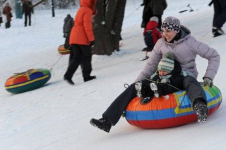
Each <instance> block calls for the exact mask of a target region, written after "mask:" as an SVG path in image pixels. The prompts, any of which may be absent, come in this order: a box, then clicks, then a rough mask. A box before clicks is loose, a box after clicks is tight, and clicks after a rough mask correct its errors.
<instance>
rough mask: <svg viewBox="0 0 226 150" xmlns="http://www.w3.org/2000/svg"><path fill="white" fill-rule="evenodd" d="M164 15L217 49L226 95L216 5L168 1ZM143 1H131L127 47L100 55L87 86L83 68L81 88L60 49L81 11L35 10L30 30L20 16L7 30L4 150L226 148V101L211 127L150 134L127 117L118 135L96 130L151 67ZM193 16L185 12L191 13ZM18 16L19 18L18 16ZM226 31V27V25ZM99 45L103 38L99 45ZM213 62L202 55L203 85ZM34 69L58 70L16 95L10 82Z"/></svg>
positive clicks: (219, 82)
mask: <svg viewBox="0 0 226 150" xmlns="http://www.w3.org/2000/svg"><path fill="white" fill-rule="evenodd" d="M167 2H168V7H167V9H166V10H165V12H164V15H163V18H165V17H167V16H175V17H177V18H179V19H180V20H181V24H183V25H184V26H186V27H188V28H189V29H190V30H191V32H192V35H193V36H194V37H196V39H197V40H199V41H202V42H204V43H206V44H208V45H209V46H211V47H213V48H215V49H216V50H217V51H218V53H219V54H220V56H221V65H220V68H219V71H218V74H217V76H216V77H215V79H214V84H215V85H216V86H217V87H219V88H220V90H221V92H222V94H223V98H224V93H226V85H225V83H226V71H225V68H226V59H225V58H226V53H225V50H226V43H225V40H226V35H223V36H220V37H217V38H213V37H212V34H211V27H212V26H211V25H212V18H213V7H209V6H207V5H208V3H209V1H207V0H199V1H197V0H183V1H178V0H168V1H167ZM140 4H141V1H140V0H128V1H127V5H126V13H125V19H124V23H123V30H122V38H123V47H121V50H120V52H115V53H114V54H112V55H111V56H97V55H94V56H93V60H92V64H93V71H92V75H96V76H97V79H95V80H93V81H90V82H86V83H84V82H83V78H82V74H81V69H80V68H78V70H77V72H76V73H75V74H74V77H73V81H74V82H75V85H74V86H71V85H69V84H67V83H66V82H65V81H63V75H64V73H65V71H66V69H67V65H68V55H64V56H62V55H60V54H59V53H58V51H57V48H58V46H59V45H61V44H63V42H64V38H63V37H62V36H63V33H62V27H63V19H64V18H65V17H66V15H67V14H68V13H70V14H71V15H72V16H74V15H75V14H76V11H77V9H78V8H77V7H76V8H73V9H67V10H56V17H54V18H52V17H51V10H35V13H34V15H32V26H30V27H24V23H23V22H24V20H23V19H15V18H13V19H12V22H11V24H12V27H11V28H10V29H5V28H4V25H3V24H2V25H1V27H0V35H1V36H0V58H1V59H0V69H1V74H0V79H1V80H0V85H1V86H0V133H1V134H0V150H75V149H76V150H89V149H92V150H106V149H107V150H115V149H118V150H125V149H134V150H135V149H153V150H162V149H164V150H166V149H167V150H181V149H184V150H190V149H193V150H196V149H197V150H202V149H205V150H215V149H218V150H222V149H225V148H226V126H225V124H226V119H225V116H226V104H225V103H224V100H223V102H222V105H221V106H220V108H219V109H218V110H217V111H216V112H215V113H214V114H212V115H211V116H210V117H209V118H208V120H207V122H206V123H201V124H200V123H191V124H188V125H184V126H180V127H175V128H168V129H149V130H144V129H140V128H137V127H134V126H131V125H129V124H128V123H127V121H126V120H125V119H124V118H122V119H120V121H119V122H118V124H117V125H116V126H114V127H113V128H112V130H111V131H110V133H106V132H103V131H101V130H99V129H97V128H94V127H93V126H91V125H90V123H89V121H90V119H91V118H100V117H101V115H102V113H103V112H104V111H105V110H106V108H107V107H108V106H109V105H110V104H111V102H112V101H113V100H114V99H115V98H116V97H117V96H118V95H119V94H120V93H121V92H122V91H123V90H124V89H125V88H124V86H123V85H124V83H128V84H131V83H132V82H133V81H134V80H135V79H136V77H137V75H138V74H139V73H140V71H141V70H142V68H143V67H144V66H145V63H146V62H145V61H143V62H142V61H139V59H141V58H143V57H144V55H145V54H144V53H143V52H142V51H141V50H142V49H143V48H144V46H145V44H144V41H143V35H142V32H143V29H141V28H140V24H141V20H142V19H141V18H142V10H143V7H140ZM188 4H190V5H191V7H192V8H193V9H194V11H193V12H189V11H187V12H184V13H179V11H181V10H184V9H188V10H189V8H188V7H187V5H188ZM14 16H15V15H14ZM223 30H225V31H226V26H224V27H223ZM96 42H98V41H96ZM207 63H208V62H207V61H206V60H205V59H203V58H201V57H197V66H198V70H199V77H198V80H199V81H202V77H203V75H204V74H205V69H206V66H207ZM30 68H46V69H51V70H52V78H51V79H50V81H49V82H48V83H47V84H46V85H45V86H43V87H42V88H39V89H36V90H33V91H29V92H25V93H21V94H10V93H8V92H7V91H6V90H5V88H4V84H5V81H6V80H7V79H8V78H9V77H10V76H12V75H13V74H14V73H17V72H23V71H26V70H27V69H30Z"/></svg>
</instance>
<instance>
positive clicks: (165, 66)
mask: <svg viewBox="0 0 226 150" xmlns="http://www.w3.org/2000/svg"><path fill="white" fill-rule="evenodd" d="M174 59H175V57H174V55H173V53H171V52H168V53H167V54H166V55H165V57H164V58H162V59H161V60H160V62H159V64H158V71H159V70H161V71H167V72H169V73H170V72H172V71H173V69H174Z"/></svg>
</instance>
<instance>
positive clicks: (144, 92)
mask: <svg viewBox="0 0 226 150" xmlns="http://www.w3.org/2000/svg"><path fill="white" fill-rule="evenodd" d="M141 94H142V97H147V96H151V95H153V92H152V91H151V88H150V83H149V82H147V83H146V84H142V88H141ZM150 94H151V95H150Z"/></svg>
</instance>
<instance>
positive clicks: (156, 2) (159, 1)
mask: <svg viewBox="0 0 226 150" xmlns="http://www.w3.org/2000/svg"><path fill="white" fill-rule="evenodd" d="M166 8H167V3H166V0H151V2H150V9H151V11H152V15H153V16H156V17H158V19H159V21H158V23H159V25H158V28H159V30H161V25H162V15H163V13H164V10H165V9H166Z"/></svg>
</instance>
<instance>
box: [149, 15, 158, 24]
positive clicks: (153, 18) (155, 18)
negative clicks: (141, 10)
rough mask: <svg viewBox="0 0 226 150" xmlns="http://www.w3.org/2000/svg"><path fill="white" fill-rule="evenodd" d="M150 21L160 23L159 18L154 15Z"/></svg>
mask: <svg viewBox="0 0 226 150" xmlns="http://www.w3.org/2000/svg"><path fill="white" fill-rule="evenodd" d="M150 21H155V22H157V23H159V18H158V17H155V16H153V17H151V19H150Z"/></svg>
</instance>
